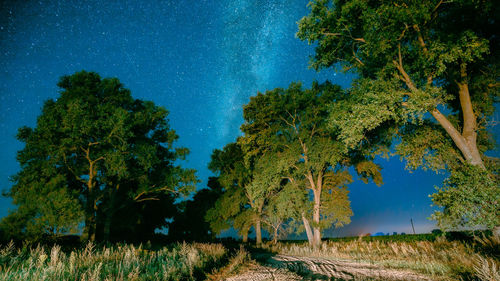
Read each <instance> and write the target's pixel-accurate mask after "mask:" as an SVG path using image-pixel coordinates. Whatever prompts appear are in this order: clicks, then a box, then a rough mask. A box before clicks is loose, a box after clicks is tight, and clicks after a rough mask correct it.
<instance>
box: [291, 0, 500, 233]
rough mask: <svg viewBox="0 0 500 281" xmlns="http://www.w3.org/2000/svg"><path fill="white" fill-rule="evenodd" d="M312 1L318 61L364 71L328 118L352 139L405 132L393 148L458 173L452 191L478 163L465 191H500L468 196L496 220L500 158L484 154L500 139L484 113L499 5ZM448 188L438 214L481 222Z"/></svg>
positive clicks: (494, 71)
mask: <svg viewBox="0 0 500 281" xmlns="http://www.w3.org/2000/svg"><path fill="white" fill-rule="evenodd" d="M309 5H310V8H311V12H310V14H309V15H307V16H306V17H304V18H303V19H302V20H301V21H300V22H299V32H298V33H297V35H298V37H299V38H300V39H302V40H307V41H309V43H316V52H315V55H314V57H313V58H312V62H311V63H312V64H311V65H312V67H314V68H315V69H317V70H319V69H322V68H329V67H339V68H341V69H342V70H343V71H352V72H354V73H356V74H357V76H358V79H357V80H356V81H355V83H354V84H353V88H352V89H351V91H350V96H349V97H346V98H345V99H343V100H342V101H339V102H337V103H335V104H334V105H333V106H332V107H331V114H330V121H329V122H330V127H331V128H332V129H334V130H337V131H340V132H341V134H340V137H341V138H342V139H343V141H344V142H345V143H346V144H347V145H348V146H349V147H351V148H352V147H357V146H358V145H362V144H363V143H366V142H373V140H372V139H371V137H374V136H377V138H379V139H378V140H380V139H385V140H386V141H387V140H391V139H399V140H400V141H399V142H398V144H397V145H396V149H395V150H396V153H398V154H399V155H401V156H402V157H404V158H405V159H406V160H407V166H408V168H412V169H414V168H417V167H423V168H425V169H427V168H429V169H433V170H436V171H438V170H444V169H446V170H448V171H449V172H451V173H452V174H454V173H456V174H457V175H454V176H452V178H451V181H453V182H454V184H450V182H448V184H446V188H445V189H442V190H441V191H440V193H441V194H442V195H446V196H447V197H450V196H451V197H453V196H455V195H458V194H459V193H457V192H454V191H457V190H454V191H453V192H448V191H450V189H453V188H455V187H456V184H457V183H458V181H457V180H456V179H457V177H459V176H458V174H461V175H465V174H466V173H468V172H470V171H471V170H472V169H474V168H470V167H469V166H473V167H478V169H479V170H478V169H475V171H477V172H479V173H480V174H481V177H479V178H478V177H474V181H475V182H467V181H464V180H463V179H464V177H462V180H461V181H460V185H461V186H462V191H463V192H462V193H460V194H462V195H464V196H462V197H461V198H460V200H467V198H470V200H472V201H475V199H474V198H477V197H478V196H477V194H476V195H474V194H473V190H477V188H476V187H478V186H483V187H482V188H481V189H483V190H485V192H487V193H491V194H496V196H495V199H493V200H491V201H487V202H484V201H480V204H475V203H473V202H472V201H468V202H467V204H466V205H468V206H476V207H475V208H474V209H476V211H479V216H480V217H481V218H482V219H481V221H482V224H486V225H488V226H491V225H499V224H500V222H499V219H498V218H499V216H498V206H499V205H498V202H499V199H500V198H499V195H498V194H500V192H498V170H497V168H495V165H498V162H497V161H495V160H494V159H492V158H490V157H487V156H485V154H484V152H485V151H487V150H488V149H491V148H493V147H494V142H493V139H492V137H491V135H490V132H489V131H488V128H489V127H488V123H489V121H490V118H491V116H492V114H493V113H494V111H495V106H494V104H495V102H498V97H499V86H500V83H498V68H499V60H498V55H499V50H500V49H499V43H500V39H499V37H498V27H497V26H498V22H499V21H498V20H499V15H500V11H499V10H498V5H495V4H494V2H492V1H481V0H457V1H442V0H427V1H366V0H352V1H344V0H335V1H329V0H318V1H311V2H310V4H309ZM495 162H497V163H495ZM465 178H467V177H465ZM466 187H467V188H466ZM443 192H448V193H446V194H445V193H443ZM464 192H465V193H464ZM467 192H468V193H469V194H466V193H467ZM471 192H472V193H471ZM446 196H445V197H446ZM445 197H443V196H437V197H435V198H434V199H435V201H434V202H435V203H436V204H438V205H442V206H444V207H445V211H444V214H445V217H446V216H448V218H449V219H444V220H441V221H442V222H444V221H448V222H449V221H454V222H458V221H461V222H463V223H465V224H467V222H470V223H472V222H477V220H475V219H473V217H474V213H476V214H477V212H476V211H473V210H472V209H470V208H469V209H468V210H466V209H465V208H457V207H458V206H463V204H462V205H453V204H447V202H448V203H449V202H451V201H453V199H451V201H450V200H443V199H444V198H445ZM457 199H458V198H457ZM464 203H465V201H464ZM476 203H477V202H476ZM481 204H486V205H489V204H496V212H489V214H486V213H484V212H483V211H484V210H489V209H491V208H484V207H481ZM486 207H487V206H486ZM490 207H491V206H490ZM494 209H495V208H494ZM441 215H443V213H438V216H441ZM449 216H455V218H454V219H451V217H449ZM441 218H443V217H442V216H441Z"/></svg>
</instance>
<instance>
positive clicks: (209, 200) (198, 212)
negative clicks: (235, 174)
mask: <svg viewBox="0 0 500 281" xmlns="http://www.w3.org/2000/svg"><path fill="white" fill-rule="evenodd" d="M221 194H222V186H221V185H220V183H219V181H218V179H217V178H216V177H210V178H209V179H208V188H204V189H201V190H199V191H197V192H196V194H195V195H194V196H193V199H192V200H187V201H183V202H182V203H180V204H182V207H181V208H180V210H179V212H178V213H177V214H176V216H174V221H173V223H172V224H170V225H169V228H168V235H169V237H171V238H173V239H174V240H191V241H207V240H208V241H210V240H211V239H214V238H215V233H214V232H213V231H211V229H210V224H209V223H208V222H207V221H206V220H205V215H206V213H207V211H208V210H210V209H211V208H213V207H214V206H215V202H216V201H217V200H218V199H219V198H220V196H221Z"/></svg>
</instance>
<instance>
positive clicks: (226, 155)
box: [205, 143, 257, 242]
mask: <svg viewBox="0 0 500 281" xmlns="http://www.w3.org/2000/svg"><path fill="white" fill-rule="evenodd" d="M208 168H209V169H210V170H211V171H213V172H214V173H216V174H218V181H219V183H220V184H221V186H222V188H223V191H222V195H221V197H220V198H219V199H218V200H217V201H216V202H215V206H214V207H213V208H212V209H210V210H208V212H207V214H206V216H205V219H206V220H207V221H208V222H209V223H210V227H211V229H212V231H214V232H215V233H217V234H219V233H220V232H221V231H223V230H226V229H229V228H231V227H234V228H235V229H236V230H238V233H239V234H240V235H241V236H243V242H246V241H247V239H248V232H249V231H250V228H251V226H252V224H253V223H254V214H255V213H254V211H253V210H252V206H251V204H250V203H251V198H249V196H248V194H247V192H246V186H247V184H248V183H249V182H250V180H251V175H252V174H251V171H250V170H249V169H248V168H247V167H246V166H245V163H244V154H243V151H242V150H241V147H240V146H239V144H238V143H229V144H227V145H225V146H224V148H223V149H222V150H219V149H215V150H214V151H213V153H212V156H211V161H210V163H209V165H208ZM256 231H257V230H256Z"/></svg>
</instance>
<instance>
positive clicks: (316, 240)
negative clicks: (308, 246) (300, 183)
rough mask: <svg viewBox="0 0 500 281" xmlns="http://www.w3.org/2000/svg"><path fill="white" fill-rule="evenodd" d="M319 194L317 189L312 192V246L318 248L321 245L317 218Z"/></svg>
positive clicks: (318, 213)
mask: <svg viewBox="0 0 500 281" xmlns="http://www.w3.org/2000/svg"><path fill="white" fill-rule="evenodd" d="M320 202H321V201H320V195H319V193H318V192H317V191H315V192H314V209H313V222H314V225H315V226H314V228H313V231H314V238H313V246H314V248H319V246H320V245H321V229H320V227H319V218H320V216H319V215H320V212H319V208H320Z"/></svg>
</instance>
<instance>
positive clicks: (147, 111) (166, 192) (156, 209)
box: [4, 71, 197, 240]
mask: <svg viewBox="0 0 500 281" xmlns="http://www.w3.org/2000/svg"><path fill="white" fill-rule="evenodd" d="M58 86H59V87H60V88H61V92H60V96H59V97H58V98H57V99H56V100H52V99H51V100H48V101H46V102H45V104H44V106H43V109H42V114H41V115H40V116H39V117H38V120H37V125H36V127H35V128H28V127H23V128H21V129H19V133H18V139H19V140H20V141H22V142H24V143H25V147H24V148H23V149H22V150H21V151H19V152H18V161H19V163H20V165H21V171H20V172H19V173H18V174H17V175H15V176H14V177H13V179H14V186H13V187H12V189H11V190H10V192H9V195H10V196H11V197H12V198H13V199H14V203H15V204H16V205H18V209H17V210H16V211H14V213H12V214H11V215H10V216H22V217H23V219H24V220H25V221H26V227H25V228H23V229H24V230H25V231H26V232H31V231H30V229H29V227H31V225H37V226H39V227H38V229H40V230H41V231H42V232H45V233H47V232H49V230H50V232H67V231H69V230H70V229H74V228H76V227H77V226H78V225H80V224H81V222H82V218H84V225H85V229H84V235H85V236H86V237H87V238H88V239H90V240H95V239H96V235H97V236H100V239H104V240H108V239H110V235H111V232H113V230H115V231H116V233H117V234H118V233H123V232H121V231H117V230H124V229H127V230H128V232H126V233H128V234H129V235H131V236H134V235H142V237H147V236H148V235H149V236H150V235H152V234H153V233H154V230H155V229H156V228H160V227H162V226H165V225H166V221H165V218H166V216H168V215H169V214H171V213H173V207H172V206H173V202H174V200H175V198H177V197H179V196H180V195H187V194H189V192H191V191H193V190H194V187H195V184H196V182H197V179H196V176H195V171H194V170H190V169H185V168H182V167H181V166H179V165H178V164H177V162H176V161H177V160H179V159H184V158H185V156H186V155H187V154H188V150H187V149H186V148H174V146H173V144H174V142H175V141H176V140H177V139H178V136H177V134H176V133H175V131H174V130H172V129H171V128H170V127H169V125H168V120H167V119H166V118H167V115H168V111H167V110H166V109H164V108H163V107H159V106H156V105H155V104H154V103H153V102H149V101H141V100H137V99H133V98H132V96H131V94H130V91H129V90H127V89H125V88H124V87H123V85H122V84H121V83H120V81H119V80H118V79H116V78H111V79H108V78H106V79H101V78H100V77H99V75H98V74H96V73H93V72H85V71H82V72H78V73H75V74H74V75H71V76H64V77H62V78H61V79H60V82H59V83H58ZM42 198H43V200H41V199H42ZM38 200H40V201H39V202H44V203H43V204H35V202H36V201H38ZM124 214H129V215H128V216H123V215H124ZM118 217H121V218H120V220H117V218H118ZM8 220H9V219H8V218H7V219H5V220H4V222H7V221H8ZM137 228H140V231H139V230H137ZM136 238H137V237H136Z"/></svg>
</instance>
